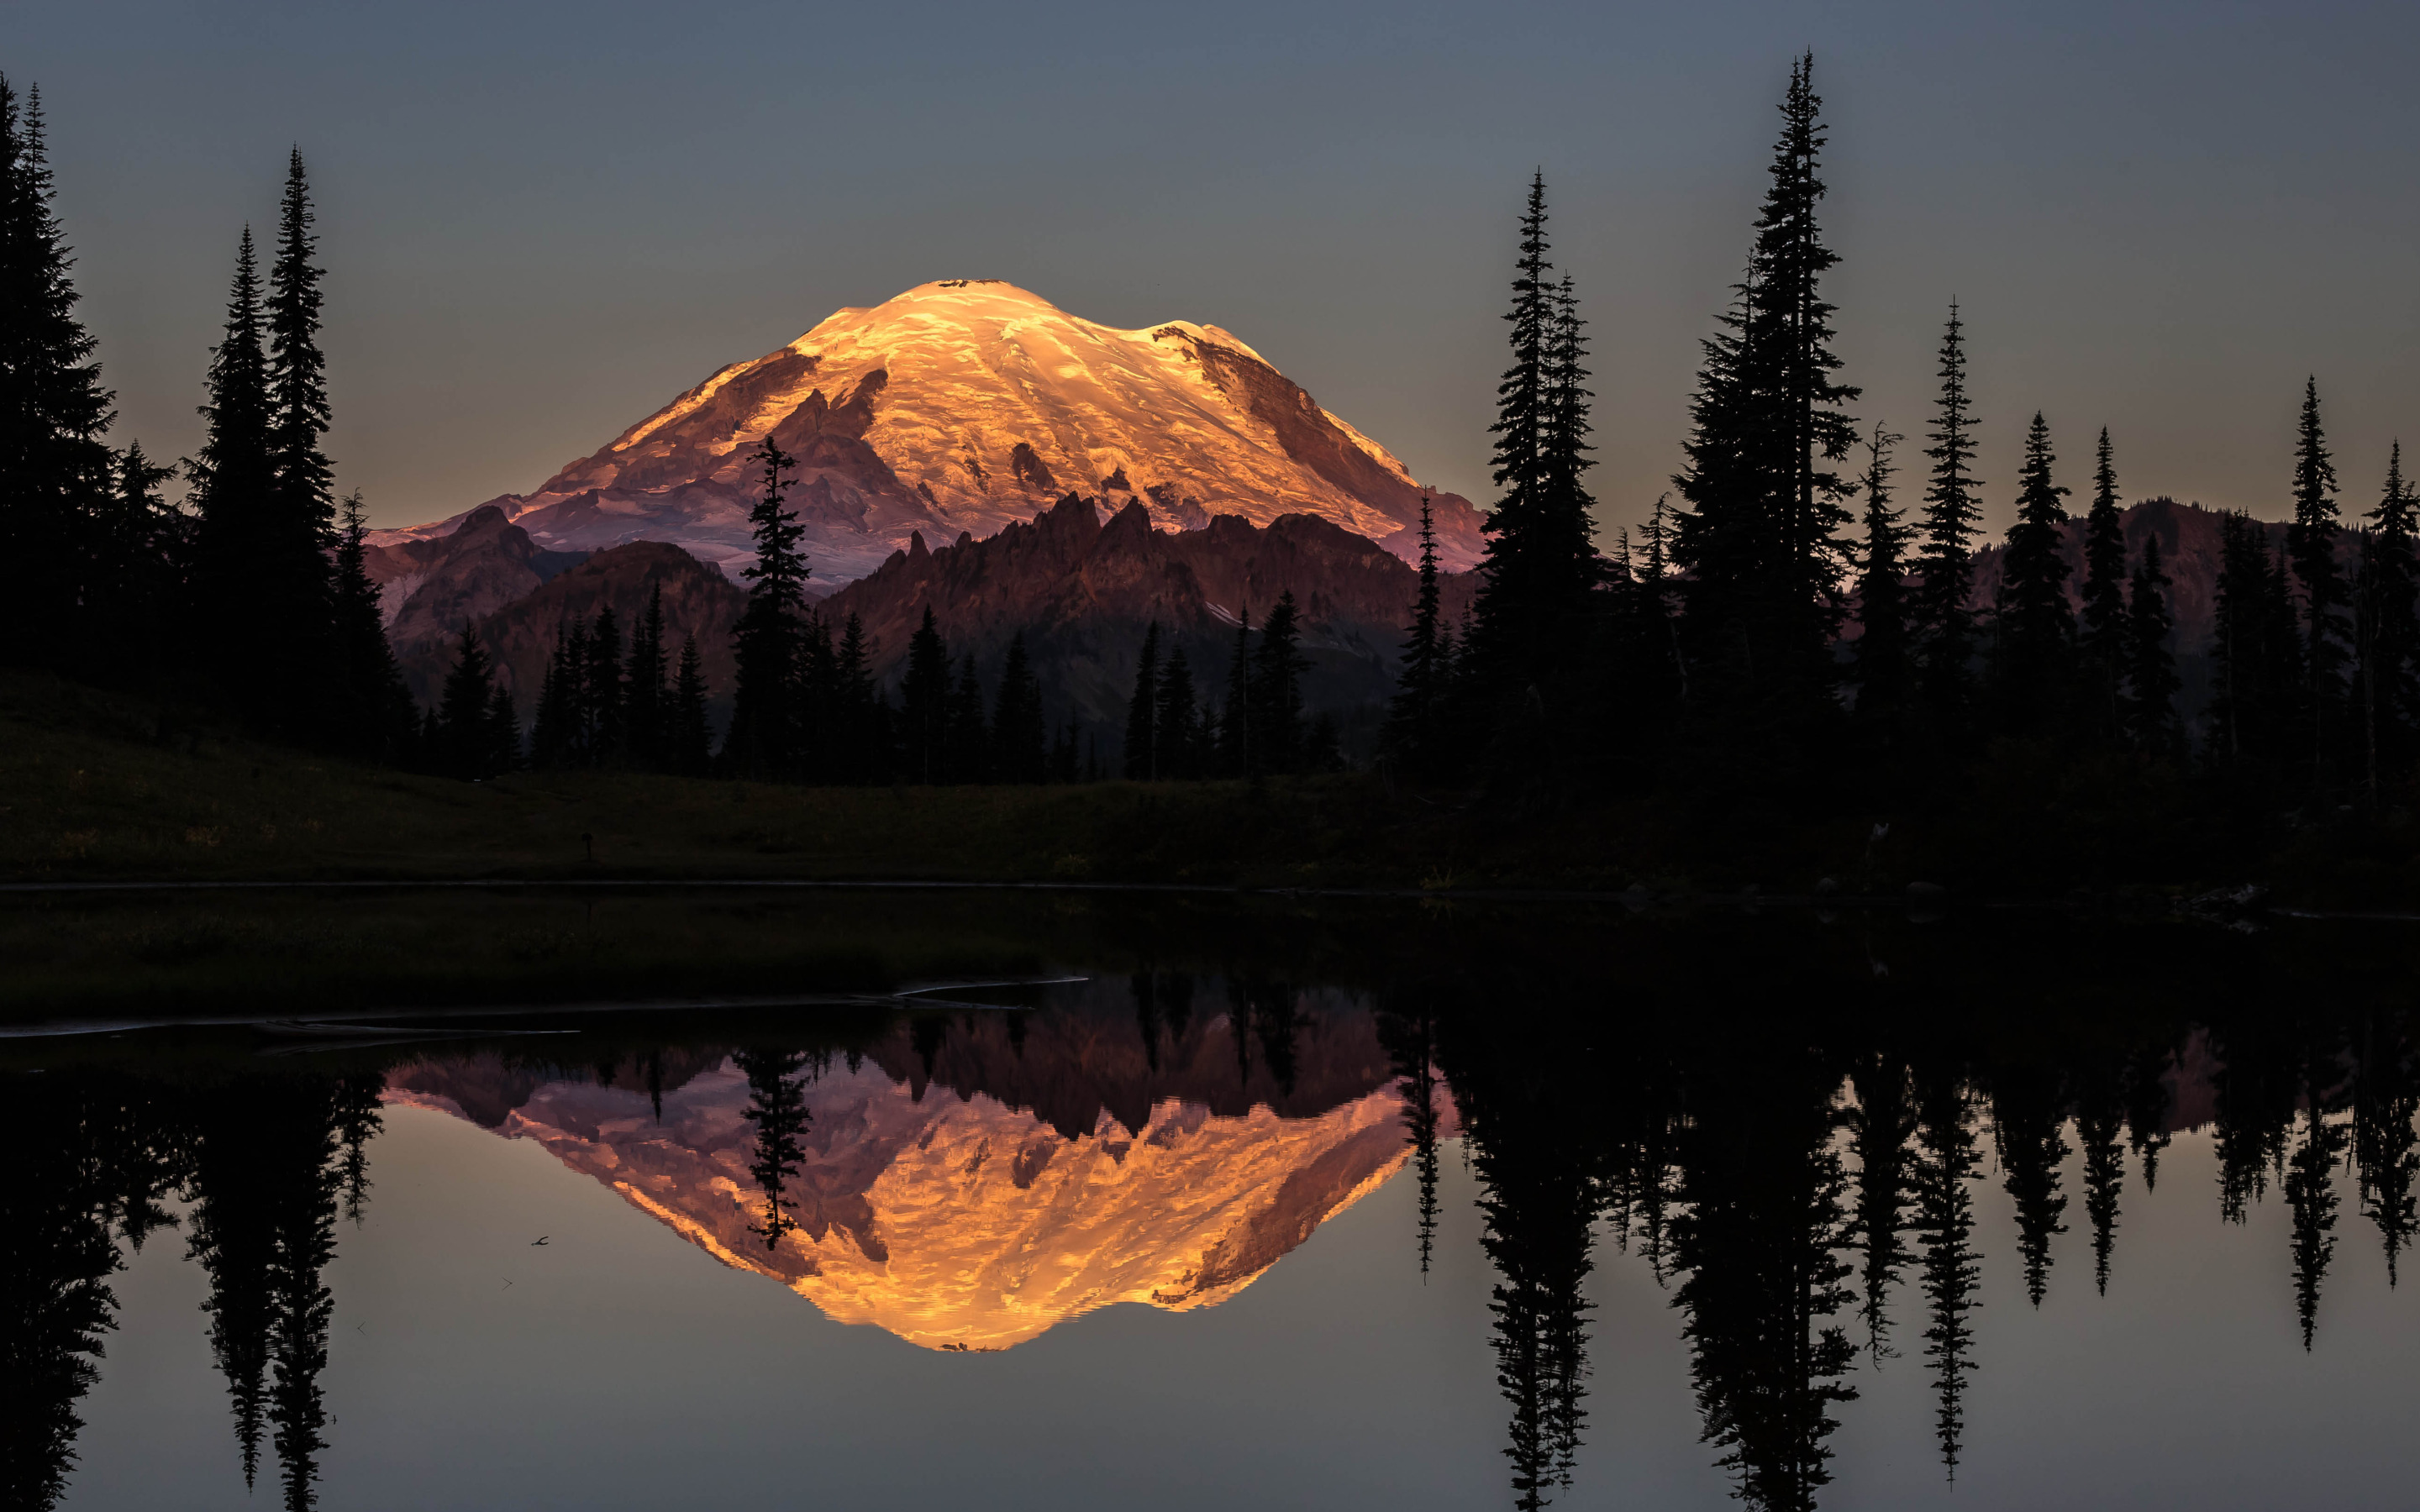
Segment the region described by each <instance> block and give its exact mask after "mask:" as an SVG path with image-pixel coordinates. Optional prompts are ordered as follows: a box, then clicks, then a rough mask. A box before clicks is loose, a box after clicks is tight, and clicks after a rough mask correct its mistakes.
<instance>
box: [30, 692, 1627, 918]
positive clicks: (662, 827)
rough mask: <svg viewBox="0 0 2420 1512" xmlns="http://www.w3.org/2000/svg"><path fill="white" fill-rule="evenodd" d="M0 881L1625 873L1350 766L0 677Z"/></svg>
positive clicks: (1375, 877) (1377, 878)
mask: <svg viewBox="0 0 2420 1512" xmlns="http://www.w3.org/2000/svg"><path fill="white" fill-rule="evenodd" d="M0 792H5V794H6V799H5V802H0V876H5V877H7V878H8V879H11V880H19V881H42V880H109V879H241V880H302V879H345V878H359V879H367V878H379V879H395V878H438V877H487V878H536V879H555V878H568V877H576V876H613V877H631V878H660V879H677V878H696V877H706V876H713V877H804V878H863V879H905V878H915V879H926V880H970V881H971V880H986V881H1062V882H1067V881H1103V882H1137V881H1149V882H1177V883H1200V884H1205V885H1211V886H1228V885H1236V884H1242V885H1253V886H1287V885H1294V886H1306V885H1341V886H1354V885H1364V884H1394V885H1404V886H1418V885H1422V884H1426V885H1429V886H1439V885H1445V884H1450V883H1465V884H1467V883H1487V882H1496V883H1505V882H1521V881H1551V882H1556V883H1560V884H1565V885H1578V884H1585V885H1590V886H1605V885H1611V886H1616V887H1620V886H1623V885H1626V884H1627V883H1628V882H1629V881H1630V880H1631V875H1630V873H1629V872H1626V871H1624V870H1623V869H1621V867H1619V866H1614V865H1608V864H1606V863H1604V862H1603V861H1602V860H1601V859H1600V858H1599V856H1598V854H1597V849H1596V846H1595V845H1594V844H1593V843H1582V844H1566V845H1563V846H1559V847H1558V846H1553V845H1547V844H1545V842H1544V837H1546V836H1548V835H1550V834H1551V833H1553V832H1555V826H1545V825H1541V826H1535V827H1536V833H1535V834H1531V833H1529V832H1528V828H1527V827H1525V826H1512V827H1511V828H1507V827H1506V826H1503V825H1483V826H1481V825H1471V824H1469V823H1468V822H1467V820H1466V818H1465V817H1464V816H1462V815H1460V814H1458V813H1456V812H1455V811H1454V810H1452V809H1451V808H1450V807H1441V806H1439V805H1438V804H1436V803H1434V802H1429V801H1424V800H1422V799H1419V798H1414V797H1408V796H1403V797H1396V798H1389V797H1388V795H1387V794H1386V792H1385V790H1384V788H1383V785H1382V784H1379V783H1377V782H1375V781H1373V780H1372V779H1363V778H1354V777H1342V778H1331V779H1305V780H1302V781H1279V782H1270V783H1265V784H1261V785H1257V786H1248V785H1246V784H1243V783H1224V782H1222V783H1160V784H1150V785H1146V784H1139V783H1125V782H1111V783H1101V784H1095V785H1091V786H1083V787H1040V788H1032V787H1003V788H906V787H903V788H881V789H802V788H791V787H782V786H775V785H769V784H764V783H733V782H709V781H692V780H687V779H677V778H661V777H643V776H629V775H619V774H544V773H525V774H520V775H516V776H512V777H507V778H503V779H496V780H494V781H489V782H479V783H472V782H459V781H453V780H448V779H439V778H430V777H417V776H411V775H408V774H404V773H398V772H392V771H385V770H380V769H374V768H368V767H363V766H357V765H353V764H349V763H345V762H341V761H334V760H330V759H327V758H324V757H320V756H316V755H311V754H306V753H302V752H297V751H293V750H289V749H283V748H275V747H271V746H266V745H262V744H259V743H257V742H253V741H248V740H245V739H241V738H239V737H235V736H232V735H229V734H227V733H223V732H218V731H213V730H208V729H196V728H194V727H191V726H186V725H180V724H178V722H176V720H175V719H174V718H173V717H166V716H163V714H162V713H161V711H160V710H159V709H158V708H156V707H155V706H153V705H151V704H148V703H147V702H143V701H139V700H133V699H125V698H119V697H116V696H113V695H108V694H102V693H96V692H93V691H91V690H89V689H85V688H80V687H74V686H73V685H69V684H63V683H57V682H53V681H47V680H41V679H32V678H22V677H21V678H8V679H0Z"/></svg>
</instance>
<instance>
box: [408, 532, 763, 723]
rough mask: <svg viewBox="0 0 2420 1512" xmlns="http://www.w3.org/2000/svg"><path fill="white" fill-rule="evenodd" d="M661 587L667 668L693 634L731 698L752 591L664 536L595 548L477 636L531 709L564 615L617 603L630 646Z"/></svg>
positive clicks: (588, 618)
mask: <svg viewBox="0 0 2420 1512" xmlns="http://www.w3.org/2000/svg"><path fill="white" fill-rule="evenodd" d="M658 588H661V589H662V590H663V610H664V667H665V670H666V671H665V675H666V676H667V677H669V676H670V675H671V672H672V669H674V668H675V667H676V666H677V665H678V664H679V657H680V647H681V640H682V639H683V638H684V637H692V636H693V637H695V638H696V640H697V651H698V656H699V658H700V659H701V660H702V661H703V662H704V664H705V668H706V687H708V688H709V689H710V690H712V692H713V694H714V696H715V698H716V699H717V700H718V701H720V700H723V699H727V698H728V697H729V696H730V691H731V686H732V676H733V672H734V662H733V656H732V649H731V632H732V630H733V628H734V627H735V626H737V625H738V623H739V614H740V611H741V610H742V609H746V608H747V605H748V595H747V594H744V593H742V592H740V590H739V589H738V588H737V587H735V586H733V584H732V581H731V579H728V578H725V577H724V576H723V575H722V574H721V573H720V572H717V571H716V570H715V569H713V568H712V567H709V566H707V565H706V563H703V562H700V561H698V560H697V558H695V557H693V556H690V554H689V553H688V552H686V551H684V550H682V549H681V548H679V547H676V546H672V545H669V544H667V543H665V542H662V541H633V542H631V543H630V544H629V545H628V546H617V547H613V548H610V549H607V550H603V551H599V552H597V554H596V555H595V556H593V557H590V558H588V559H587V560H586V561H585V562H582V563H580V564H579V565H578V566H576V567H572V568H569V569H568V570H566V571H565V572H563V573H560V574H558V575H557V576H556V577H554V578H553V579H550V580H549V581H548V582H547V583H546V584H545V585H544V586H543V587H541V588H539V589H538V590H537V591H536V592H535V593H533V594H530V595H529V596H528V597H526V598H522V599H520V600H518V601H516V602H514V603H512V604H509V605H506V606H505V607H504V608H503V609H498V610H496V611H495V612H494V613H492V614H489V615H488V616H487V617H486V618H485V619H483V620H481V621H479V622H478V623H479V638H480V640H484V641H485V642H486V643H487V645H488V648H489V650H490V651H491V652H493V653H494V654H495V657H496V664H497V668H498V676H499V678H500V679H501V680H502V681H503V683H504V686H505V687H509V688H511V689H512V691H513V696H514V698H515V700H516V701H517V702H519V703H520V706H521V708H522V710H523V711H524V712H525V713H526V712H530V711H532V710H533V709H534V707H535V700H536V698H537V693H538V688H539V687H540V686H541V684H542V683H543V680H544V678H545V675H546V664H547V660H548V658H549V657H551V656H553V655H554V647H555V639H556V637H557V636H559V635H560V634H561V633H562V631H563V627H564V625H566V623H567V622H570V621H579V622H581V623H582V624H588V623H593V622H594V621H595V620H596V618H597V610H599V609H607V608H610V609H613V618H614V621H615V622H616V624H617V625H618V626H619V628H620V630H621V635H622V648H623V651H624V652H625V653H626V654H627V653H628V650H629V646H630V638H631V636H632V634H633V633H634V632H636V631H637V629H638V627H639V622H640V621H641V619H643V618H644V616H645V614H646V612H647V601H648V598H649V596H650V595H651V594H653V593H654V592H655V591H656V590H657V589H658ZM414 674H417V675H418V676H420V677H433V679H434V683H442V681H443V680H444V662H443V661H442V660H440V661H436V662H434V663H429V662H426V661H424V662H423V663H422V664H420V665H417V666H415V667H412V668H410V669H408V670H407V673H406V675H407V677H410V676H412V675H414ZM434 683H432V686H434Z"/></svg>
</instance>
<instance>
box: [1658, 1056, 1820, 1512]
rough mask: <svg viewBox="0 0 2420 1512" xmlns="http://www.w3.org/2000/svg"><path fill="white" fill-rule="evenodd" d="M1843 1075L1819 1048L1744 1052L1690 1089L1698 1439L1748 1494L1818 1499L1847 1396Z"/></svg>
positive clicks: (1688, 1214) (1686, 1299) (1687, 1230)
mask: <svg viewBox="0 0 2420 1512" xmlns="http://www.w3.org/2000/svg"><path fill="white" fill-rule="evenodd" d="M1838 1085H1839V1076H1838V1072H1837V1071H1834V1070H1832V1069H1831V1068H1829V1067H1827V1066H1825V1065H1824V1064H1823V1062H1822V1061H1821V1060H1819V1059H1818V1058H1816V1057H1814V1056H1812V1055H1789V1054H1787V1053H1784V1054H1781V1055H1778V1056H1776V1057H1773V1058H1770V1059H1768V1058H1765V1057H1761V1056H1757V1055H1754V1054H1753V1053H1752V1052H1751V1053H1750V1055H1749V1057H1748V1058H1747V1059H1746V1060H1745V1062H1744V1063H1740V1062H1735V1063H1734V1065H1733V1066H1732V1068H1731V1069H1730V1074H1729V1075H1725V1076H1721V1077H1710V1078H1707V1079H1706V1081H1705V1082H1704V1083H1702V1084H1699V1085H1694V1086H1692V1087H1691V1088H1690V1091H1691V1093H1692V1100H1691V1104H1690V1116H1689V1119H1688V1120H1687V1122H1686V1124H1685V1125H1684V1127H1683V1134H1682V1142H1681V1147H1680V1167H1681V1178H1680V1183H1679V1190H1678V1197H1679V1201H1680V1203H1681V1211H1680V1212H1679V1214H1678V1215H1677V1216H1676V1217H1675V1218H1674V1219H1673V1221H1672V1257H1673V1264H1674V1267H1675V1270H1676V1272H1678V1273H1680V1274H1681V1275H1682V1276H1683V1280H1682V1282H1681V1284H1680V1287H1679V1288H1678V1291H1677V1293H1676V1295H1675V1297H1674V1299H1673V1300H1674V1303H1675V1304H1676V1305H1678V1306H1679V1307H1681V1308H1682V1309H1683V1311H1684V1313H1685V1314H1686V1319H1687V1320H1686V1321H1685V1322H1684V1323H1683V1327H1682V1330H1681V1332H1682V1334H1683V1336H1684V1337H1686V1338H1687V1339H1688V1341H1689V1345H1690V1350H1691V1354H1692V1361H1691V1374H1692V1376H1693V1378H1694V1380H1695V1382H1696V1386H1697V1394H1698V1406H1699V1412H1701V1414H1702V1415H1703V1417H1704V1420H1705V1427H1704V1437H1705V1439H1706V1440H1707V1442H1709V1443H1714V1444H1715V1445H1717V1446H1718V1447H1720V1448H1721V1449H1722V1450H1723V1454H1722V1456H1721V1458H1720V1459H1719V1460H1718V1461H1717V1463H1719V1464H1720V1465H1722V1466H1723V1467H1724V1468H1725V1469H1727V1470H1729V1471H1730V1473H1731V1474H1732V1476H1733V1478H1734V1494H1735V1495H1737V1496H1738V1498H1739V1499H1740V1500H1741V1501H1742V1502H1744V1503H1745V1504H1747V1505H1749V1506H1752V1507H1759V1508H1767V1507H1770V1508H1787V1509H1797V1508H1805V1507H1811V1506H1813V1505H1814V1504H1815V1493H1816V1492H1817V1491H1818V1490H1819V1489H1822V1488H1823V1486H1825V1485H1827V1484H1829V1482H1830V1481H1831V1478H1832V1477H1831V1472H1830V1470H1829V1468H1828V1466H1829V1463H1830V1460H1831V1458H1832V1451H1831V1448H1830V1446H1829V1445H1828V1444H1827V1443H1825V1442H1824V1441H1825V1440H1826V1439H1828V1438H1829V1437H1830V1436H1831V1434H1832V1431H1833V1429H1834V1427H1836V1426H1837V1425H1836V1422H1835V1419H1834V1418H1833V1415H1832V1411H1831V1410H1832V1408H1833V1406H1834V1405H1835V1404H1836V1403H1838V1402H1843V1401H1847V1400H1850V1399H1851V1398H1853V1397H1854V1396H1855V1395H1856V1394H1855V1392H1854V1390H1853V1389H1852V1388H1851V1387H1849V1386H1848V1385H1847V1384H1846V1383H1845V1382H1844V1381H1842V1380H1841V1378H1842V1377H1843V1376H1845V1375H1846V1374H1847V1372H1848V1370H1849V1367H1850V1365H1851V1364H1852V1363H1853V1362H1854V1359H1855V1356H1856V1350H1855V1349H1854V1347H1853V1346H1852V1345H1851V1344H1850V1342H1849V1337H1848V1334H1847V1332H1846V1330H1844V1329H1843V1328H1841V1327H1840V1326H1839V1325H1838V1324H1835V1323H1832V1322H1830V1321H1828V1319H1831V1318H1832V1317H1834V1316H1835V1315H1836V1314H1838V1312H1839V1311H1840V1310H1841V1308H1843V1307H1844V1306H1846V1305H1847V1304H1849V1303H1850V1302H1851V1301H1852V1300H1853V1293H1852V1292H1851V1291H1850V1290H1849V1289H1848V1288H1846V1287H1844V1286H1842V1285H1841V1283H1842V1282H1843V1281H1845V1280H1846V1279H1847V1278H1848V1277H1849V1275H1850V1274H1851V1271H1852V1268H1851V1267H1850V1265H1849V1264H1848V1263H1847V1262H1846V1261H1845V1260H1843V1259H1842V1258H1841V1257H1840V1256H1841V1255H1842V1253H1844V1252H1845V1251H1847V1250H1848V1249H1849V1247H1850V1242H1851V1240H1850V1232H1849V1227H1850V1226H1849V1220H1848V1211H1847V1208H1846V1206H1845V1204H1844V1202H1843V1198H1844V1196H1846V1194H1847V1191H1848V1178H1847V1175H1846V1173H1845V1171H1844V1170H1843V1168H1842V1164H1841V1161H1840V1158H1839V1155H1838V1144H1837V1142H1836V1141H1835V1139H1834V1135H1835V1134H1836V1133H1837V1132H1838V1126H1839V1118H1838V1113H1837V1111H1836V1108H1835V1104H1834V1103H1833V1093H1834V1091H1835V1089H1836V1088H1838Z"/></svg>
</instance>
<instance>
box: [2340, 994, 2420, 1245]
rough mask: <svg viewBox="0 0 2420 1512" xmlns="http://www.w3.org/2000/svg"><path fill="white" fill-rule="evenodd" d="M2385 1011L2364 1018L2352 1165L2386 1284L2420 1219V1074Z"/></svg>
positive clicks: (2356, 1070)
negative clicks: (2418, 1131) (2416, 1201)
mask: <svg viewBox="0 0 2420 1512" xmlns="http://www.w3.org/2000/svg"><path fill="white" fill-rule="evenodd" d="M2381 1017H2383V1015H2381V1014H2380V1013H2378V1012H2375V1011H2373V1012H2370V1013H2367V1014H2366V1015H2364V1017H2363V1021H2362V1026H2361V1053H2360V1056H2359V1057H2358V1058H2357V1059H2356V1060H2355V1062H2354V1069H2353V1077H2352V1140H2353V1150H2352V1154H2353V1165H2354V1168H2355V1169H2356V1170H2358V1171H2359V1172H2360V1188H2359V1190H2360V1198H2361V1210H2362V1211H2363V1212H2365V1213H2366V1214H2367V1215H2368V1217H2369V1220H2370V1222H2372V1223H2374V1224H2376V1225H2377V1226H2378V1235H2379V1238H2380V1240H2381V1242H2383V1243H2384V1245H2385V1247H2386V1283H2387V1285H2388V1286H2390V1287H2392V1286H2394V1285H2396V1284H2397V1281H2398V1279H2399V1277H2398V1276H2397V1261H2398V1260H2399V1259H2400V1258H2401V1257H2402V1254H2403V1251H2404V1249H2405V1248H2406V1247H2407V1246H2409V1245H2410V1244H2411V1242H2412V1233H2413V1231H2414V1229H2415V1227H2420V1218H2415V1215H2414V1213H2413V1211H2412V1207H2413V1203H2412V1198H2413V1192H2412V1188H2413V1178H2414V1176H2415V1175H2420V1150H2416V1149H2415V1145H2420V1137H2415V1135H2414V1133H2413V1129H2412V1120H2413V1118H2414V1116H2415V1115H2420V1076H2415V1075H2414V1074H2413V1066H2412V1050H2411V1045H2410V1041H2409V1040H2408V1039H2407V1038H2406V1036H2405V1035H2403V1034H2402V1033H2400V1032H2398V1030H2400V1028H2401V1027H2402V1026H2401V1025H2399V1024H2396V1023H2386V1024H2381V1022H2380V1020H2381Z"/></svg>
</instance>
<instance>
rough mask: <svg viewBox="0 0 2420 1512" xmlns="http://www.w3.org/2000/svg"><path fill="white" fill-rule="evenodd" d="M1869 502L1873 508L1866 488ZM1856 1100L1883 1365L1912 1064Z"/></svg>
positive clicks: (1865, 1079)
mask: <svg viewBox="0 0 2420 1512" xmlns="http://www.w3.org/2000/svg"><path fill="white" fill-rule="evenodd" d="M1868 507H1869V511H1870V508H1871V501H1870V496H1869V505H1868ZM1853 1086H1854V1090H1855V1092H1856V1098H1857V1101H1856V1105H1855V1107H1854V1108H1853V1109H1852V1110H1851V1111H1850V1113H1849V1115H1848V1119H1849V1129H1850V1132H1851V1134H1852V1135H1853V1136H1854V1141H1855V1147H1856V1154H1857V1199H1856V1210H1855V1213H1854V1218H1853V1220H1852V1221H1853V1223H1854V1232H1855V1235H1856V1245H1855V1247H1856V1249H1857V1251H1858V1259H1859V1263H1858V1267H1857V1269H1858V1272H1859V1274H1860V1278H1861V1279H1862V1281H1863V1283H1864V1286H1863V1291H1864V1303H1863V1305H1862V1306H1861V1307H1860V1309H1859V1311H1860V1314H1861V1315H1862V1316H1863V1317H1864V1319H1865V1322H1866V1351H1867V1353H1868V1354H1869V1356H1870V1357H1871V1358H1872V1359H1873V1361H1874V1362H1875V1364H1877V1365H1879V1364H1881V1362H1882V1361H1883V1360H1884V1358H1885V1356H1887V1355H1889V1354H1891V1353H1893V1352H1895V1351H1893V1350H1891V1349H1890V1348H1889V1346H1888V1343H1887V1342H1886V1341H1887V1339H1888V1336H1889V1332H1890V1317H1889V1313H1888V1310H1887V1308H1886V1307H1885V1303H1886V1301H1887V1299H1888V1297H1889V1294H1890V1288H1893V1287H1895V1286H1897V1285H1898V1284H1899V1275H1900V1267H1901V1266H1903V1265H1904V1264H1906V1263H1907V1261H1908V1259H1909V1257H1910V1255H1909V1248H1908V1243H1907V1240H1906V1239H1905V1238H1904V1237H1903V1236H1904V1234H1905V1232H1906V1228H1907V1225H1906V1223H1905V1222H1904V1215H1905V1212H1906V1210H1907V1207H1908V1202H1909V1199H1910V1198H1911V1197H1912V1196H1914V1195H1915V1190H1916V1184H1915V1180H1914V1177H1913V1176H1912V1175H1911V1173H1910V1163H1909V1160H1908V1150H1907V1142H1908V1140H1909V1139H1910V1138H1911V1137H1912V1136H1913V1135H1914V1134H1915V1133H1916V1109H1915V1106H1914V1104H1913V1103H1912V1101H1911V1099H1910V1097H1909V1091H1910V1088H1909V1082H1908V1073H1907V1067H1906V1066H1905V1065H1903V1064H1901V1063H1900V1062H1899V1061H1897V1060H1895V1059H1891V1058H1889V1057H1877V1058H1876V1060H1875V1061H1874V1062H1873V1063H1871V1064H1869V1065H1861V1066H1859V1067H1858V1069H1857V1070H1856V1072H1854V1083H1853Z"/></svg>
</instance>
